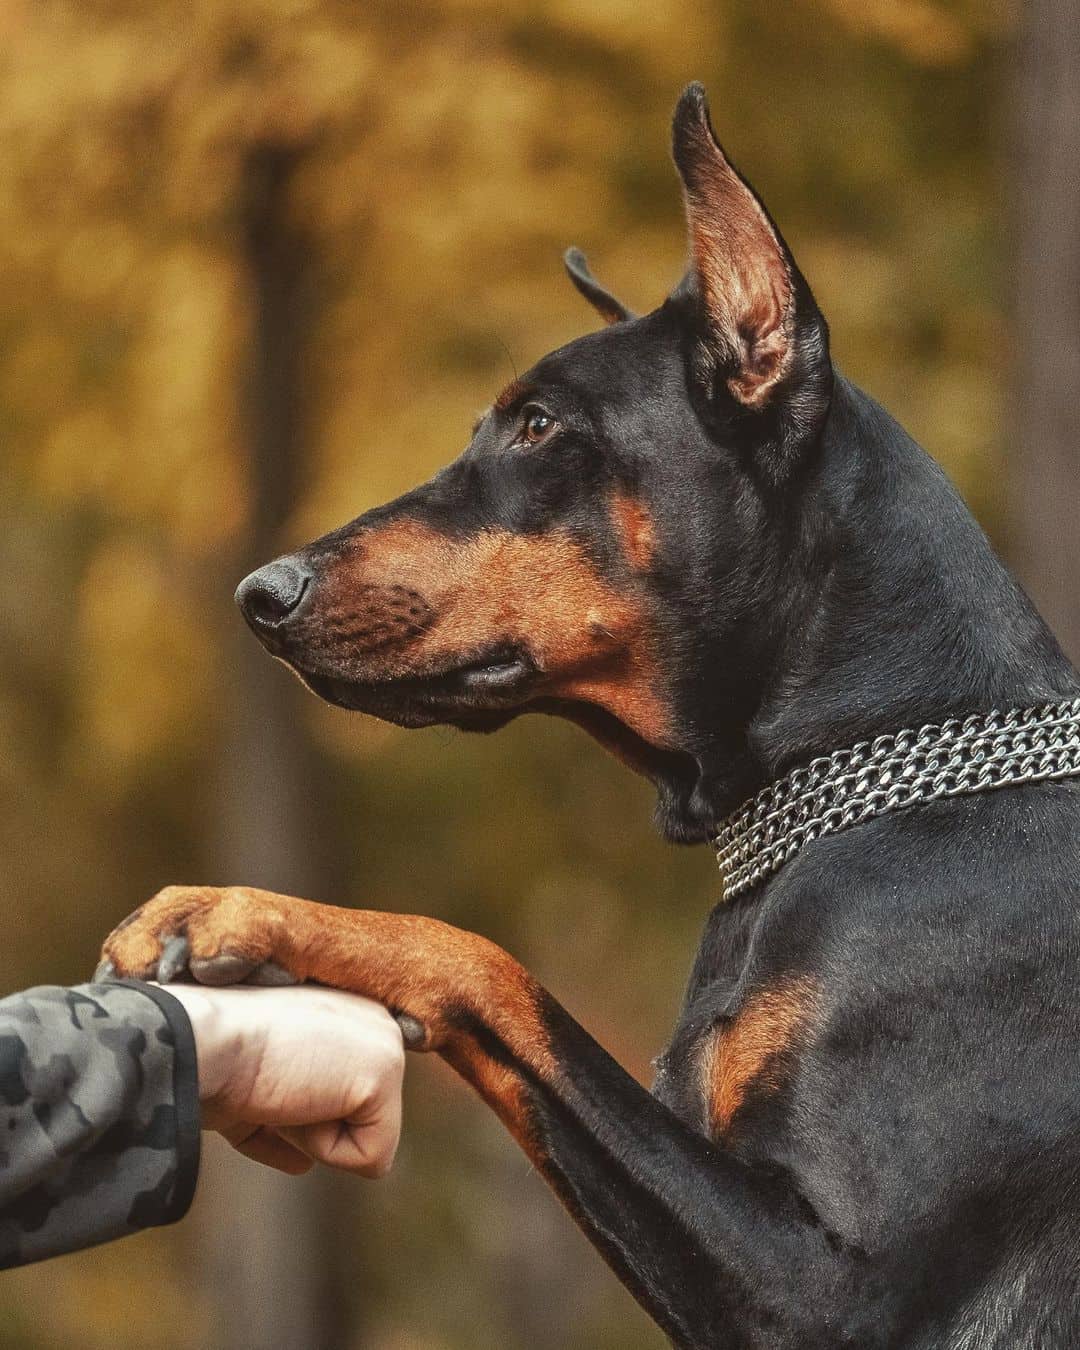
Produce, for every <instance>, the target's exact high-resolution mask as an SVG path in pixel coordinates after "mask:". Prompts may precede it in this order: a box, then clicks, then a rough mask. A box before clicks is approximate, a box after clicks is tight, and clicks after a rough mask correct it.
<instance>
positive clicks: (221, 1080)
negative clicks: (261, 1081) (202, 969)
mask: <svg viewBox="0 0 1080 1350" xmlns="http://www.w3.org/2000/svg"><path fill="white" fill-rule="evenodd" d="M168 992H169V993H170V994H171V995H172V996H173V997H174V998H175V999H176V1000H177V1002H178V1003H180V1005H181V1006H182V1007H183V1009H184V1011H185V1012H186V1013H187V1017H188V1021H189V1022H190V1023H191V1033H192V1036H193V1038H194V1041H195V1057H196V1061H197V1066H198V1080H199V1102H200V1104H201V1107H202V1113H203V1125H204V1127H207V1128H213V1127H214V1121H213V1116H214V1114H215V1112H214V1108H215V1105H216V1104H217V1103H218V1102H219V1100H220V1099H221V1097H222V1096H223V1094H224V1092H225V1090H226V1089H227V1088H228V1087H229V1086H230V1084H231V1083H232V1082H233V1080H234V1078H235V1076H236V1073H237V1070H238V1067H239V1065H240V1062H241V1056H242V1052H243V1048H244V1047H243V1044H242V1042H243V1040H244V1037H243V1035H242V1032H241V1030H240V1028H239V1027H238V1026H237V1025H236V1019H235V1018H230V1017H227V1016H226V1015H225V1014H224V1011H223V1009H222V1008H221V1006H220V1004H221V999H220V997H219V996H218V991H213V992H211V991H209V990H206V989H201V988H199V987H198V986H197V985H190V984H173V985H169V987H168Z"/></svg>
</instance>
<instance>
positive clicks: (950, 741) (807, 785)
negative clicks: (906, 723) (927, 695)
mask: <svg viewBox="0 0 1080 1350" xmlns="http://www.w3.org/2000/svg"><path fill="white" fill-rule="evenodd" d="M1075 777H1080V698H1075V699H1072V700H1071V701H1070V702H1067V703H1047V704H1044V705H1043V706H1042V707H1038V708H1014V709H1013V710H1012V711H1011V712H1006V713H1001V712H992V713H987V714H985V715H978V714H976V715H974V716H972V717H968V718H965V719H964V720H963V721H960V720H959V719H954V720H952V721H949V722H942V723H941V724H940V725H937V726H934V725H932V726H925V727H920V728H919V730H918V731H898V732H896V734H895V735H891V736H879V737H878V738H877V740H874V741H861V742H860V743H859V744H858V745H854V746H852V747H851V749H850V750H837V751H836V752H835V753H833V754H831V755H824V756H822V757H821V758H820V759H815V760H811V762H810V763H809V764H807V765H805V766H804V767H803V768H800V769H795V770H794V771H793V772H792V773H790V774H788V776H787V777H786V778H781V779H780V780H779V781H778V782H776V783H773V784H772V785H771V786H770V787H767V788H765V789H764V790H763V791H761V792H759V793H758V795H757V796H756V797H751V799H750V800H749V801H748V802H745V803H744V804H743V805H742V806H741V807H739V809H738V810H737V811H736V812H734V814H732V815H730V816H728V818H727V819H726V820H725V821H724V822H723V824H722V825H721V827H720V833H719V834H718V835H717V837H716V857H717V861H718V863H719V864H720V871H721V874H722V877H723V888H724V891H723V898H724V899H725V900H733V899H734V898H735V897H736V896H737V895H741V894H742V892H743V891H745V890H748V889H749V887H751V886H755V885H756V884H757V883H758V882H759V881H762V880H764V878H766V877H768V876H771V875H772V873H773V872H775V871H777V869H778V868H780V867H782V866H783V864H784V863H786V862H787V861H788V860H789V859H790V858H791V857H793V856H794V855H795V854H796V853H797V852H798V851H799V849H801V848H802V846H803V845H804V844H808V843H810V842H811V840H814V839H820V838H821V837H822V836H823V835H827V834H835V833H836V831H837V830H846V829H847V828H848V827H849V826H851V825H858V824H861V822H862V821H864V820H870V819H871V818H872V817H874V816H880V815H883V814H884V813H885V812H886V811H898V810H900V809H901V808H902V807H905V806H913V805H914V804H915V803H916V802H932V801H936V800H938V799H939V798H941V797H958V796H960V795H961V794H963V793H967V792H987V791H989V790H990V789H991V788H999V787H1009V786H1012V785H1014V784H1018V783H1041V782H1046V781H1049V780H1054V779H1060V778H1075Z"/></svg>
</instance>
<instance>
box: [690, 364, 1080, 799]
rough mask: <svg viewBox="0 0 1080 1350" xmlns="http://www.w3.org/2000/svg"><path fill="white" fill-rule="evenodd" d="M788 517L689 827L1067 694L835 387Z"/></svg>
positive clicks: (1021, 601)
mask: <svg viewBox="0 0 1080 1350" xmlns="http://www.w3.org/2000/svg"><path fill="white" fill-rule="evenodd" d="M791 506H792V511H791V515H790V518H789V519H788V520H787V521H786V522H785V523H784V525H783V527H782V528H781V529H779V530H778V531H777V533H776V537H775V539H774V540H773V547H772V563H771V567H772V570H773V575H774V577H775V582H776V584H775V585H774V586H773V587H772V588H771V591H770V593H768V594H764V595H763V597H762V600H761V602H760V608H761V612H760V613H759V614H758V616H757V619H756V622H755V623H754V624H753V625H751V626H750V629H749V631H750V633H751V634H752V637H751V640H752V641H754V642H756V644H757V650H756V652H755V657H754V661H760V662H761V666H760V676H759V682H758V687H757V689H756V690H755V691H754V692H753V693H752V694H750V696H749V698H748V700H747V702H748V704H749V703H750V702H751V700H752V704H753V706H752V709H751V711H750V712H749V715H748V716H747V717H746V718H745V719H744V720H742V721H741V724H740V725H738V726H734V727H733V726H732V725H731V724H730V723H728V725H726V726H725V727H723V728H722V729H718V730H717V732H716V734H715V736H714V737H710V738H709V742H708V743H707V744H705V745H703V746H702V747H699V749H698V762H699V763H700V764H701V767H702V770H703V773H702V778H701V781H700V782H699V783H698V784H697V786H696V788H695V791H694V795H693V799H692V807H693V810H694V811H695V813H696V815H697V818H698V820H699V821H700V820H701V819H702V818H703V816H704V815H707V814H709V813H711V814H712V816H713V820H714V822H715V821H716V820H718V819H719V818H720V817H722V816H723V815H725V814H727V812H728V811H730V810H731V809H733V808H734V807H735V806H736V805H738V803H739V801H741V800H742V799H743V798H744V797H746V796H749V795H751V794H752V793H754V792H756V791H758V790H759V789H760V788H761V787H763V786H765V785H766V784H768V783H769V782H771V781H772V780H774V779H775V778H777V777H779V776H781V775H782V774H784V773H786V772H787V771H788V770H789V769H791V768H792V767H795V766H796V765H798V764H800V763H803V762H805V761H807V760H809V759H812V758H813V757H814V756H816V755H819V754H826V753H828V752H830V751H832V750H836V749H840V748H843V747H845V746H848V745H852V744H854V743H855V742H857V741H860V740H866V739H871V738H873V737H874V736H876V735H880V734H882V733H884V732H889V731H897V730H899V729H901V728H903V727H918V726H921V725H923V724H925V723H929V722H938V721H941V720H942V719H944V718H947V717H950V716H954V715H957V714H967V713H971V712H986V711H989V710H991V709H994V708H1009V707H1015V706H1023V705H1030V704H1035V703H1041V702H1049V701H1052V700H1055V699H1060V698H1064V697H1070V696H1074V695H1075V694H1076V692H1077V690H1078V689H1080V680H1078V677H1077V674H1076V672H1075V670H1074V669H1073V667H1072V666H1071V665H1070V664H1069V662H1068V661H1067V660H1066V658H1065V657H1064V655H1063V654H1062V652H1061V649H1060V648H1059V646H1058V644H1057V642H1056V640H1055V639H1054V637H1053V635H1052V634H1051V633H1050V631H1049V629H1048V628H1047V627H1046V625H1045V623H1044V622H1043V621H1042V619H1041V618H1040V617H1039V615H1038V614H1037V612H1036V611H1035V609H1034V607H1033V606H1032V604H1031V602H1030V601H1029V600H1028V598H1027V596H1026V595H1025V594H1024V593H1023V591H1022V590H1021V589H1020V587H1019V586H1018V585H1017V583H1016V582H1015V581H1014V580H1013V578H1012V577H1011V576H1010V574H1009V573H1008V572H1007V571H1006V569H1005V567H1004V566H1003V565H1002V563H1001V562H1000V560H999V559H998V558H997V556H996V555H995V553H994V551H993V549H992V547H991V545H990V543H989V541H988V540H987V538H986V536H985V535H984V534H983V532H982V530H981V529H980V528H979V526H978V524H977V523H976V522H975V520H974V519H973V517H972V516H971V514H970V513H969V511H968V510H967V508H966V507H965V505H964V504H963V502H962V500H961V499H960V497H959V495H958V494H957V492H956V490H955V489H954V488H953V487H952V485H951V484H950V483H949V481H948V479H947V478H946V477H945V475H944V474H943V473H942V472H941V470H940V469H939V468H938V466H937V465H936V464H935V463H934V462H933V460H931V459H930V458H929V456H928V455H926V454H925V452H923V451H922V450H921V449H920V448H919V447H918V446H917V445H916V444H915V443H914V441H912V440H911V438H910V437H909V436H907V435H906V433H905V432H904V431H903V430H902V429H901V428H900V427H899V426H898V425H897V424H896V423H895V422H894V421H893V420H892V418H891V417H889V415H888V414H887V413H886V412H885V411H884V410H883V409H882V408H881V407H879V406H878V405H877V404H876V403H875V402H874V401H873V400H872V399H870V398H869V397H867V396H866V395H865V394H863V393H862V392H861V391H859V390H857V389H856V388H854V387H853V386H852V385H850V384H849V383H847V381H845V380H843V379H842V378H841V377H839V376H838V377H837V380H836V387H835V392H834V396H833V400H832V405H831V408H830V412H829V415H828V418H827V421H826V424H825V427H824V429H823V433H822V443H821V446H820V453H819V458H818V460H817V463H816V465H815V467H814V470H813V472H812V474H811V475H810V478H809V481H808V482H807V483H806V485H805V486H804V487H803V488H802V489H801V491H800V493H799V497H798V498H797V500H795V501H794V502H793V503H791ZM754 661H746V662H745V663H744V667H745V668H750V669H752V668H753V665H754ZM747 692H748V693H749V691H747ZM702 751H703V753H702Z"/></svg>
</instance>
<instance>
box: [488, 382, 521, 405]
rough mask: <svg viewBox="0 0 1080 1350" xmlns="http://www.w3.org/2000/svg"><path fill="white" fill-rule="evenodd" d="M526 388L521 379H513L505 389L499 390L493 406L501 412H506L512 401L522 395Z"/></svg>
mask: <svg viewBox="0 0 1080 1350" xmlns="http://www.w3.org/2000/svg"><path fill="white" fill-rule="evenodd" d="M524 388H525V386H524V385H523V384H522V383H521V381H520V380H511V381H510V383H509V384H508V385H507V386H506V388H505V389H502V390H500V391H499V393H498V395H497V396H496V398H495V402H494V404H493V405H492V406H493V407H494V408H496V409H497V410H498V411H499V412H505V411H506V410H507V408H509V407H510V405H511V403H513V402H514V400H515V399H516V398H518V397H519V396H520V395H521V393H522V392H523V390H524Z"/></svg>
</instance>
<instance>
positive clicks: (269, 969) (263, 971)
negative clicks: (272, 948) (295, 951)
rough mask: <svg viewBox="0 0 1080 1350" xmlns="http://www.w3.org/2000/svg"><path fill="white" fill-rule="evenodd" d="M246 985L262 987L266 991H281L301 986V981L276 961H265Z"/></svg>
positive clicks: (246, 980) (253, 972) (255, 970)
mask: <svg viewBox="0 0 1080 1350" xmlns="http://www.w3.org/2000/svg"><path fill="white" fill-rule="evenodd" d="M244 983H245V984H257V985H261V986H262V987H264V988H266V989H281V988H283V987H284V986H285V985H290V984H299V983H300V981H299V980H298V979H297V977H296V976H295V975H293V974H292V972H291V971H288V970H286V969H285V967H284V966H279V965H278V963H277V962H276V961H264V962H263V963H262V965H261V966H256V967H255V969H254V970H253V971H252V972H251V974H250V975H249V976H248V977H247V978H246V979H245V980H244Z"/></svg>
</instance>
